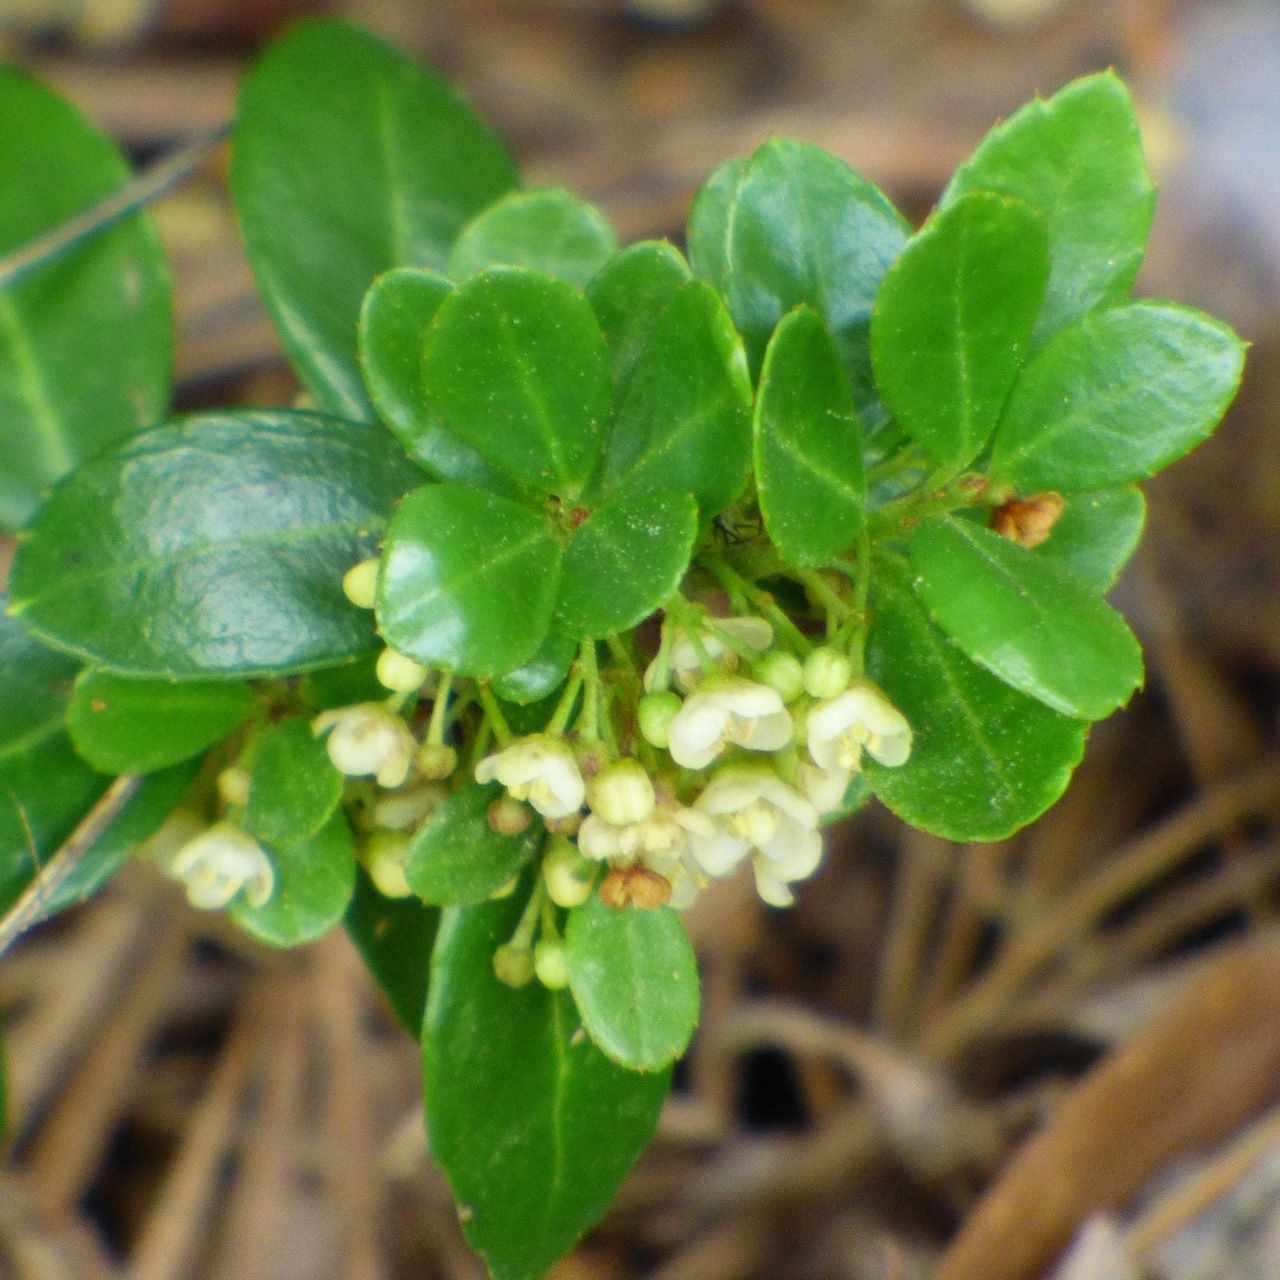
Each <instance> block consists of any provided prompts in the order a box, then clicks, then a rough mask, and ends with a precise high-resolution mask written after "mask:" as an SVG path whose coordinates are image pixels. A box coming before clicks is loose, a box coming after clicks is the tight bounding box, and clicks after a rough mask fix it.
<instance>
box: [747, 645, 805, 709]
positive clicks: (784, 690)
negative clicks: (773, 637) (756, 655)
mask: <svg viewBox="0 0 1280 1280" xmlns="http://www.w3.org/2000/svg"><path fill="white" fill-rule="evenodd" d="M754 670H755V677H756V679H757V680H759V681H760V683H761V684H767V685H768V686H769V688H770V689H773V690H775V691H776V693H777V694H778V697H780V698H781V699H782V700H783V702H794V701H795V700H796V699H797V698H798V697H799V696H800V695H801V694H802V693H803V692H804V668H803V667H802V666H801V665H800V659H799V658H797V657H796V656H795V655H794V654H791V653H786V652H784V651H783V650H781V649H773V650H771V651H770V652H769V653H766V654H765V655H764V657H762V658H761V659H760V661H759V662H757V663H756V665H755V668H754Z"/></svg>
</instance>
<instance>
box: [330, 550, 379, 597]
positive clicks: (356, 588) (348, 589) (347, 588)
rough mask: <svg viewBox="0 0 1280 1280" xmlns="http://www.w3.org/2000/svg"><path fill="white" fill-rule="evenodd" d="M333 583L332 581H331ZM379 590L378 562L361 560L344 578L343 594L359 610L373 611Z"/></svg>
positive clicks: (375, 560)
mask: <svg viewBox="0 0 1280 1280" xmlns="http://www.w3.org/2000/svg"><path fill="white" fill-rule="evenodd" d="M331 581H332V579H331ZM377 589H378V561H377V559H376V558H375V559H372V560H361V561H360V563H359V564H357V565H352V567H351V568H350V569H348V570H347V572H346V573H345V574H344V575H343V578H342V593H343V595H345V596H346V597H347V599H348V600H350V601H351V603H352V604H353V605H355V606H356V608H357V609H372V608H373V602H374V597H375V596H376V595H377Z"/></svg>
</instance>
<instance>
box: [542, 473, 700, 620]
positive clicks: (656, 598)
mask: <svg viewBox="0 0 1280 1280" xmlns="http://www.w3.org/2000/svg"><path fill="white" fill-rule="evenodd" d="M697 534H698V504H697V503H696V502H694V500H693V499H692V498H691V497H690V496H689V495H688V494H687V493H658V494H652V495H648V496H645V497H640V498H621V499H619V500H618V501H617V502H608V503H606V504H605V505H604V506H602V507H600V508H599V509H598V510H597V511H594V512H592V514H591V515H590V516H588V517H587V519H586V520H585V521H584V522H583V523H582V524H581V525H580V526H579V527H578V529H577V530H575V532H574V535H573V537H572V538H571V539H570V540H569V545H568V546H567V547H566V548H565V552H564V563H563V565H562V567H561V572H560V596H559V599H558V600H557V602H556V616H555V629H556V631H557V632H560V633H562V634H564V635H568V636H572V637H577V638H582V637H585V638H588V639H592V640H597V639H601V638H602V637H604V636H607V635H613V634H614V633H615V632H618V631H626V630H627V629H628V628H630V627H634V626H635V625H636V623H638V622H640V621H642V620H643V619H645V618H647V617H648V616H649V615H650V614H651V613H653V612H654V610H656V609H657V608H659V607H660V606H661V605H662V604H664V603H665V602H666V601H667V600H669V599H670V598H671V597H672V595H674V594H675V590H676V588H677V587H678V586H679V585H680V580H681V579H682V578H683V577H684V574H685V570H686V569H687V568H688V567H689V559H690V557H691V556H692V555H693V542H694V539H695V538H696V537H697Z"/></svg>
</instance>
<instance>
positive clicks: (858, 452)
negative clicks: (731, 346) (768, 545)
mask: <svg viewBox="0 0 1280 1280" xmlns="http://www.w3.org/2000/svg"><path fill="white" fill-rule="evenodd" d="M755 464H756V488H757V490H758V493H759V498H760V510H761V512H762V514H763V515H764V522H765V527H766V529H768V531H769V537H770V538H772V539H773V541H774V543H775V544H776V545H777V547H778V550H779V551H781V552H782V554H783V555H784V556H786V557H787V559H788V560H790V561H792V562H793V563H795V564H799V565H819V564H825V563H827V562H828V561H830V560H832V559H834V558H835V557H836V556H837V555H839V554H840V552H841V551H843V550H844V549H845V548H846V547H847V546H848V545H849V543H850V542H852V541H853V539H854V537H855V536H856V534H857V532H858V530H859V528H860V527H861V525H862V509H863V504H864V502H865V500H866V481H865V478H864V476H863V469H862V428H861V426H860V424H859V422H858V418H857V412H856V410H855V408H854V404H853V397H852V396H851V395H850V393H849V383H848V379H847V378H846V377H845V374H844V369H843V368H842V367H841V363H840V355H839V352H837V351H836V348H835V343H834V342H832V340H831V335H830V334H829V333H828V332H827V327H826V325H825V324H823V322H822V320H821V318H820V317H819V316H818V314H817V312H815V311H813V310H811V309H810V308H809V307H797V308H796V309H795V310H794V311H792V312H790V313H789V314H788V315H787V316H786V317H785V318H784V319H783V321H782V323H781V324H780V325H779V326H778V328H777V330H776V331H775V332H774V335H773V340H772V341H771V342H770V343H769V349H768V351H767V352H766V354H765V358H764V369H763V370H762V372H761V374H760V391H759V394H758V396H757V397H756V413H755Z"/></svg>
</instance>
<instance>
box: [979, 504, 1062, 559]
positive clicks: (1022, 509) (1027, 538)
mask: <svg viewBox="0 0 1280 1280" xmlns="http://www.w3.org/2000/svg"><path fill="white" fill-rule="evenodd" d="M1066 505H1067V504H1066V502H1065V501H1064V500H1063V497H1062V494H1060V493H1052V492H1048V493H1033V494H1032V495H1031V497H1029V498H1010V499H1009V501H1008V502H1003V503H1001V504H1000V506H998V507H996V508H995V509H994V510H993V511H992V512H991V528H992V529H993V530H994V531H995V532H996V533H998V534H999V535H1000V536H1001V537H1002V538H1008V539H1009V540H1010V541H1011V542H1017V543H1019V544H1020V545H1021V546H1024V547H1038V546H1039V545H1040V544H1041V543H1042V542H1043V541H1044V540H1045V539H1046V538H1047V537H1048V536H1049V533H1050V531H1051V530H1052V528H1053V526H1054V525H1055V524H1056V523H1057V521H1058V517H1059V516H1060V515H1061V514H1062V512H1063V509H1064V508H1065V507H1066Z"/></svg>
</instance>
